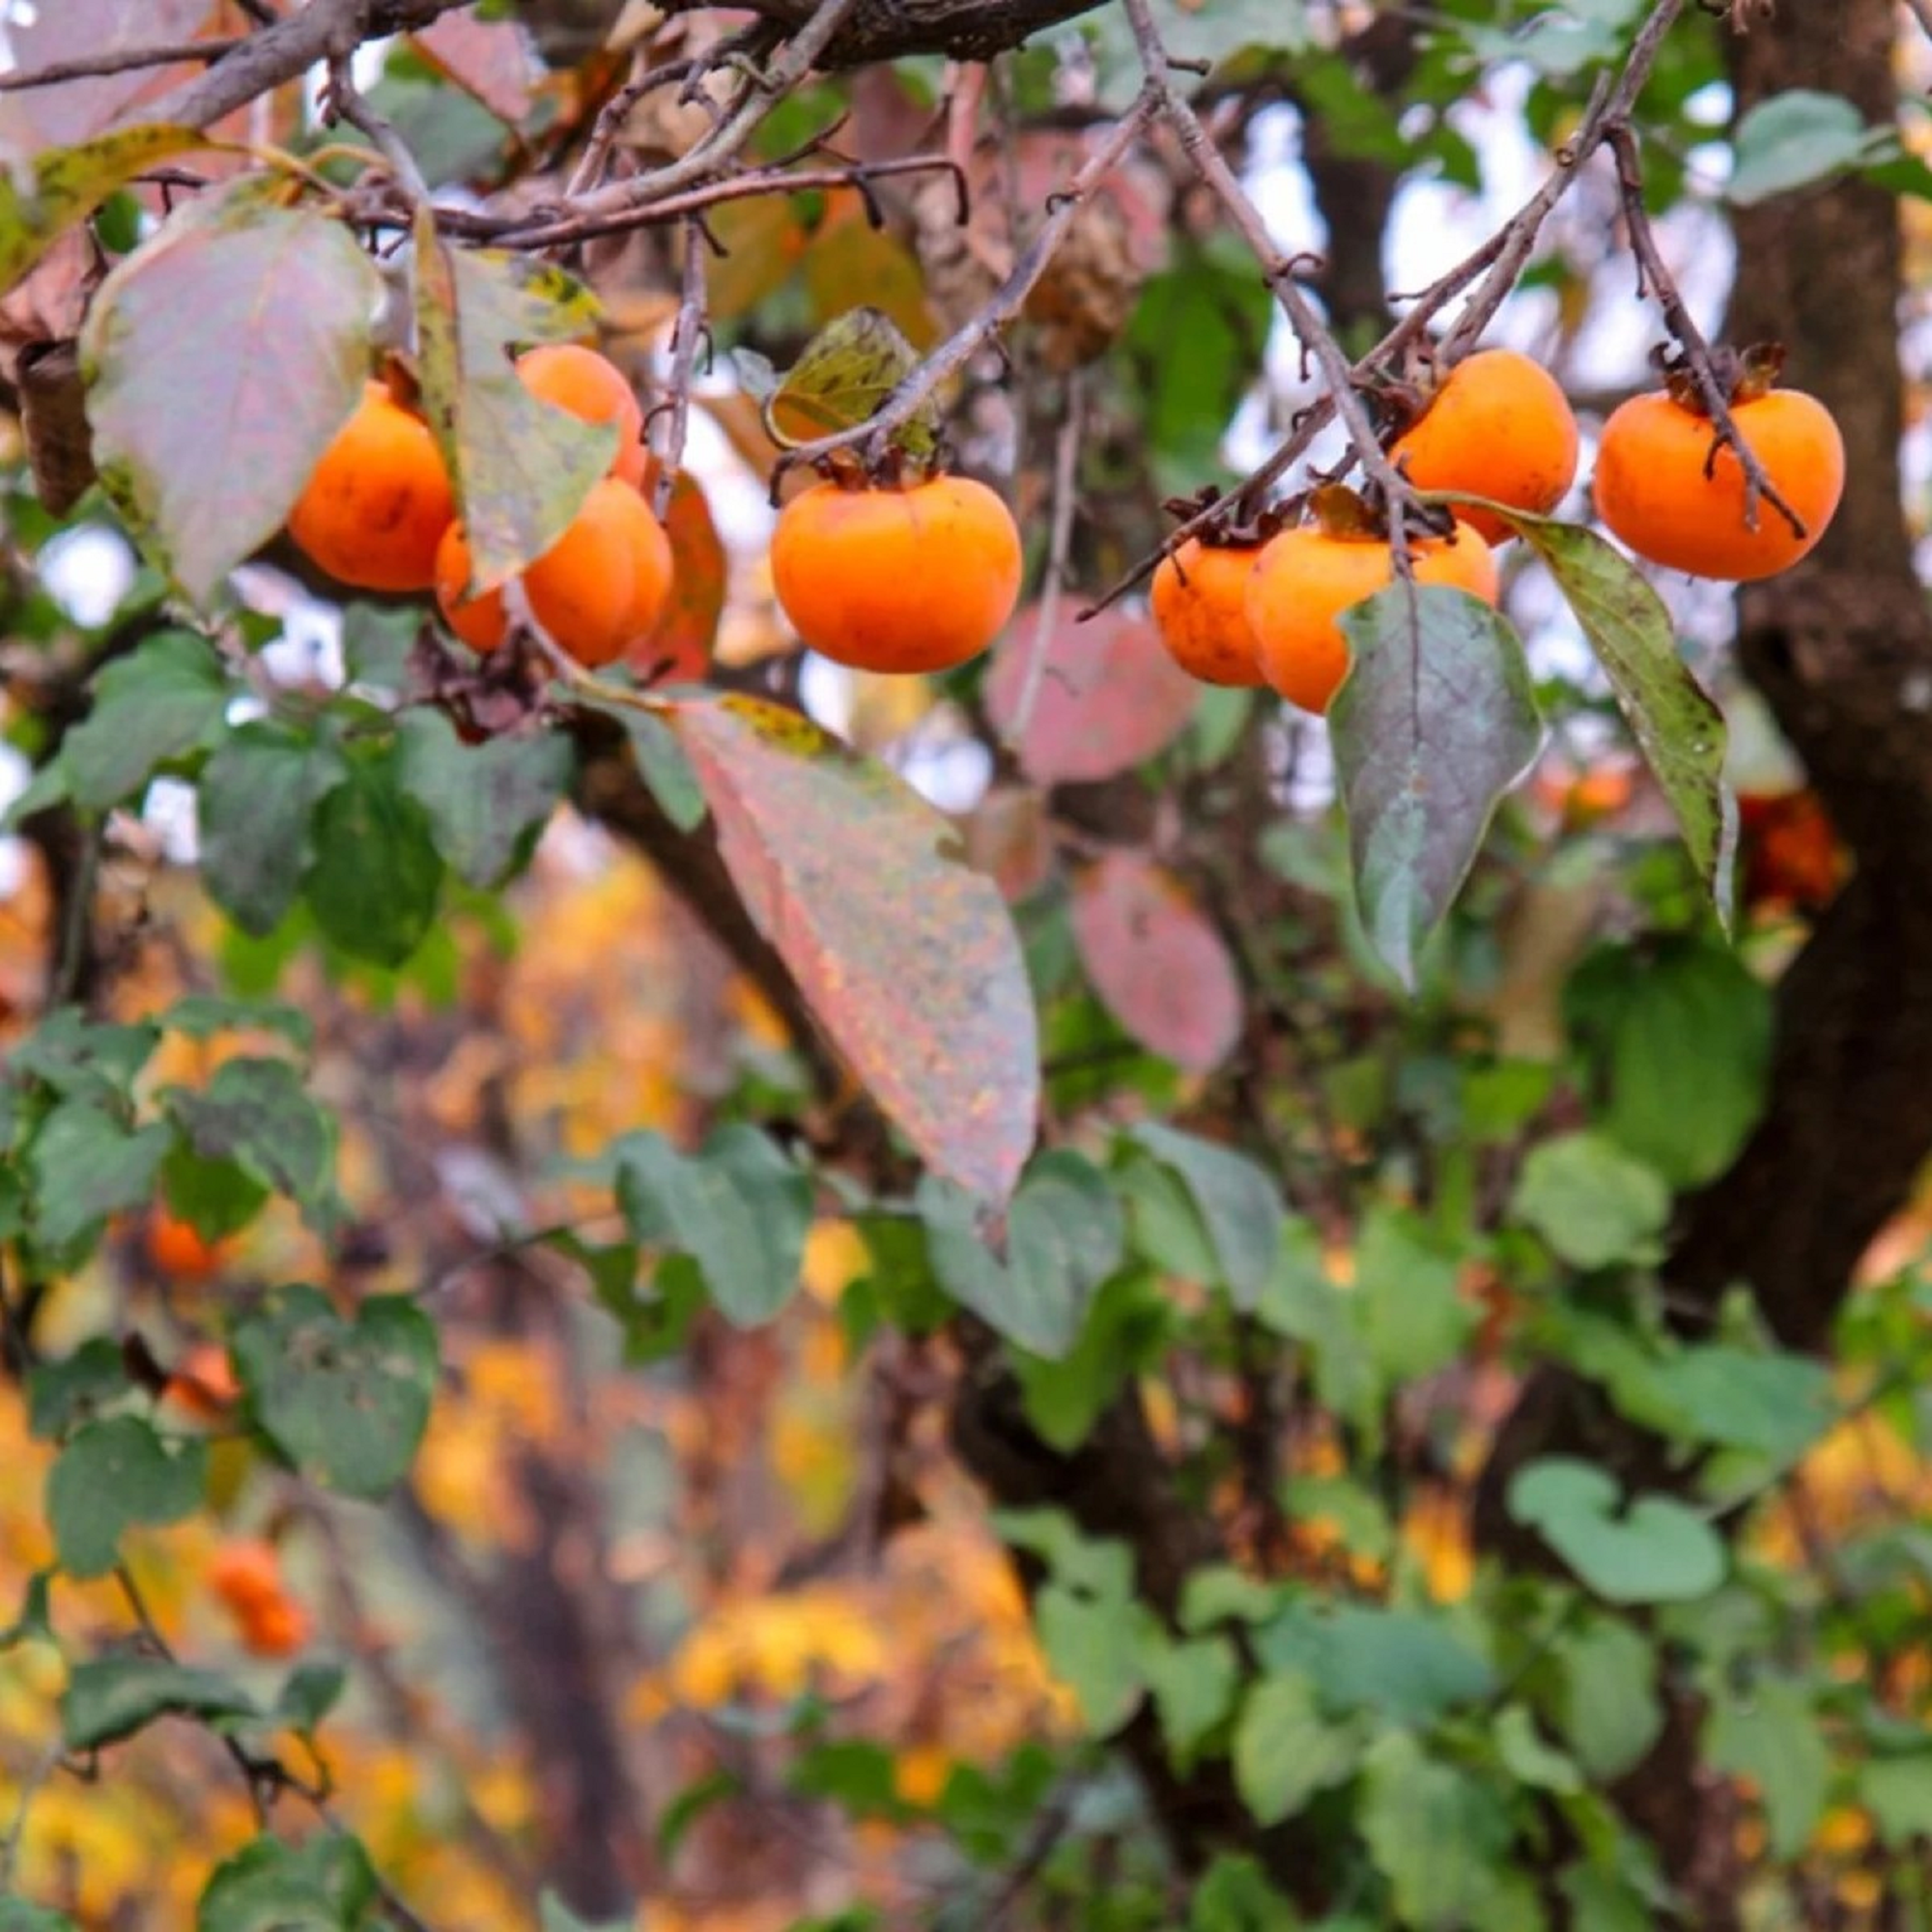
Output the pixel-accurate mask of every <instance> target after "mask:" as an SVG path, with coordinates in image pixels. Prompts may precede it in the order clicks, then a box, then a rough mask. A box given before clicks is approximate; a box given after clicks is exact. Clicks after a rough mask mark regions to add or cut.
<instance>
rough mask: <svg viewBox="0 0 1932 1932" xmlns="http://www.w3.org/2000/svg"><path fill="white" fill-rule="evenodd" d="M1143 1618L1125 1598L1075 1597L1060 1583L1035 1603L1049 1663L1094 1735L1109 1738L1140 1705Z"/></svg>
mask: <svg viewBox="0 0 1932 1932" xmlns="http://www.w3.org/2000/svg"><path fill="white" fill-rule="evenodd" d="M1141 1614H1142V1613H1141V1611H1140V1610H1139V1609H1138V1608H1137V1607H1136V1606H1135V1605H1133V1604H1132V1603H1131V1602H1129V1601H1127V1600H1126V1599H1123V1598H1116V1597H1108V1598H1104V1599H1099V1600H1095V1599H1094V1598H1091V1597H1083V1596H1076V1595H1074V1593H1073V1592H1072V1591H1071V1590H1068V1589H1066V1588H1065V1586H1064V1585H1062V1584H1060V1583H1049V1584H1048V1585H1047V1586H1046V1587H1045V1588H1044V1589H1043V1590H1041V1591H1040V1593H1039V1595H1038V1596H1037V1597H1036V1598H1035V1600H1034V1621H1035V1623H1036V1624H1037V1626H1038V1629H1039V1641H1040V1647H1041V1649H1042V1650H1044V1651H1045V1653H1046V1661H1047V1664H1048V1666H1049V1667H1050V1668H1051V1669H1052V1671H1053V1674H1054V1675H1055V1676H1056V1677H1057V1678H1059V1680H1060V1681H1061V1682H1062V1683H1063V1684H1065V1686H1066V1687H1067V1689H1068V1690H1071V1691H1072V1692H1073V1695H1074V1698H1075V1701H1076V1702H1077V1703H1078V1704H1079V1706H1080V1715H1081V1717H1082V1719H1084V1720H1085V1722H1086V1725H1087V1729H1088V1731H1089V1732H1090V1733H1091V1734H1092V1735H1093V1736H1094V1737H1096V1738H1105V1737H1111V1736H1112V1735H1113V1734H1114V1732H1116V1731H1118V1730H1119V1729H1120V1728H1121V1726H1122V1724H1124V1723H1125V1722H1126V1721H1127V1719H1129V1718H1131V1717H1132V1716H1133V1714H1134V1712H1135V1711H1136V1710H1137V1709H1139V1707H1140V1702H1141V1698H1142V1696H1143V1694H1144V1693H1145V1689H1146V1685H1145V1680H1144V1678H1143V1675H1142V1669H1141V1650H1142V1645H1141V1638H1140V1617H1141Z"/></svg>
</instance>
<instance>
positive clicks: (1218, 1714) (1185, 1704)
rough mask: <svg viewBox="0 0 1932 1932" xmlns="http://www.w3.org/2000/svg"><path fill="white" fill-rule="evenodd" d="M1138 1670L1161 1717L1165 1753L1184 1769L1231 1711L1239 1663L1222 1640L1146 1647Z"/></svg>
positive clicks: (1195, 1639) (1194, 1639)
mask: <svg viewBox="0 0 1932 1932" xmlns="http://www.w3.org/2000/svg"><path fill="white" fill-rule="evenodd" d="M1141 1670H1142V1673H1143V1675H1144V1676H1145V1677H1146V1679H1147V1685H1148V1689H1149V1690H1151V1691H1152V1692H1153V1702H1154V1709H1155V1710H1156V1711H1157V1712H1159V1714H1160V1729H1161V1735H1162V1736H1163V1737H1164V1738H1165V1739H1166V1740H1167V1748H1168V1754H1169V1755H1170V1756H1171V1757H1173V1758H1174V1759H1175V1760H1176V1761H1177V1762H1178V1763H1179V1764H1180V1765H1182V1766H1184V1765H1185V1764H1186V1762H1187V1760H1188V1759H1189V1758H1191V1757H1192V1755H1193V1753H1194V1751H1195V1749H1196V1747H1198V1746H1199V1745H1200V1744H1201V1742H1202V1740H1203V1739H1204V1738H1206V1737H1207V1736H1208V1733H1209V1732H1210V1731H1211V1730H1213V1728H1214V1726H1215V1725H1216V1724H1218V1723H1219V1722H1220V1721H1221V1720H1222V1719H1224V1718H1225V1717H1226V1716H1227V1715H1228V1714H1229V1712H1230V1711H1232V1710H1233V1709H1234V1708H1235V1693H1236V1690H1238V1689H1239V1687H1240V1681H1241V1665H1240V1660H1239V1659H1238V1658H1237V1657H1236V1654H1235V1646H1234V1644H1233V1643H1232V1642H1231V1641H1230V1640H1229V1639H1228V1638H1227V1637H1225V1636H1203V1637H1192V1638H1187V1639H1183V1640H1181V1641H1179V1642H1170V1641H1168V1640H1167V1639H1165V1638H1161V1639H1160V1640H1158V1641H1153V1642H1150V1643H1148V1644H1147V1645H1146V1646H1145V1647H1144V1648H1143V1651H1142V1654H1141Z"/></svg>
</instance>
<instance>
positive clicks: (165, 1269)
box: [144, 1208, 227, 1282]
mask: <svg viewBox="0 0 1932 1932" xmlns="http://www.w3.org/2000/svg"><path fill="white" fill-rule="evenodd" d="M144 1244H145V1246H146V1248H147V1250H148V1259H149V1261H150V1262H152V1263H153V1264H154V1266H155V1270H156V1273H157V1274H162V1275H165V1276H166V1277H167V1278H168V1279H169V1280H170V1281H183V1282H194V1281H206V1280H207V1279H208V1278H209V1276H211V1275H212V1274H214V1273H216V1272H217V1271H218V1270H219V1269H220V1267H221V1264H222V1262H223V1260H224V1259H225V1257H226V1249H227V1244H226V1243H225V1242H222V1241H211V1240H210V1239H209V1238H208V1237H207V1236H205V1235H203V1234H202V1233H201V1232H200V1230H199V1229H197V1228H196V1227H195V1225H194V1224H193V1222H191V1221H185V1220H183V1218H182V1217H181V1216H180V1215H179V1214H176V1213H172V1212H171V1211H170V1210H169V1209H168V1208H155V1210H154V1211H153V1212H152V1213H151V1214H150V1215H149V1216H148V1225H147V1232H146V1236H145V1243H144Z"/></svg>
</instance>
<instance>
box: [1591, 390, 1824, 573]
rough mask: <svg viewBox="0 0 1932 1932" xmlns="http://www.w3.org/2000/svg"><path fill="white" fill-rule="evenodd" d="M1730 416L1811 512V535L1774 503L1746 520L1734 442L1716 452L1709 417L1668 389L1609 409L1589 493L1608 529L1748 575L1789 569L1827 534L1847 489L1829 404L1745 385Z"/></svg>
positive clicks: (1664, 557)
mask: <svg viewBox="0 0 1932 1932" xmlns="http://www.w3.org/2000/svg"><path fill="white" fill-rule="evenodd" d="M1731 415H1732V419H1733V420H1734V421H1735V422H1736V424H1737V426H1738V434H1739V435H1740V436H1741V437H1743V438H1744V440H1745V442H1746V444H1747V446H1748V447H1749V449H1750V451H1751V453H1752V455H1754V456H1755V457H1756V458H1757V460H1758V462H1759V463H1760V464H1761V465H1762V466H1763V469H1764V472H1765V474H1766V475H1767V476H1768V477H1769V478H1770V479H1771V481H1772V482H1773V483H1774V484H1775V485H1776V488H1777V490H1778V492H1779V494H1780V495H1782V497H1784V499H1785V501H1786V502H1788V503H1789V504H1790V505H1791V507H1792V508H1793V509H1794V510H1796V511H1797V512H1798V514H1799V516H1800V517H1801V518H1802V519H1803V520H1804V535H1803V536H1802V537H1801V536H1800V535H1799V534H1798V532H1797V531H1796V530H1794V529H1793V528H1792V527H1791V524H1790V520H1789V519H1788V518H1786V517H1785V515H1784V514H1783V512H1782V511H1780V510H1778V509H1776V508H1775V507H1774V506H1773V505H1772V504H1770V503H1768V502H1760V503H1759V504H1758V506H1757V527H1756V528H1755V529H1752V528H1750V527H1749V526H1747V523H1746V521H1745V494H1746V492H1745V472H1744V466H1743V465H1742V464H1741V463H1740V462H1739V461H1738V457H1737V452H1736V451H1735V450H1734V449H1732V448H1731V447H1730V446H1729V445H1728V444H1725V445H1723V446H1721V447H1719V449H1718V450H1717V453H1716V456H1715V458H1713V455H1712V442H1713V440H1714V438H1715V437H1716V435H1717V432H1716V430H1715V429H1714V428H1713V427H1712V424H1711V419H1710V418H1709V417H1708V416H1707V415H1705V414H1704V413H1703V412H1701V411H1700V410H1698V409H1696V408H1694V407H1693V406H1692V405H1690V403H1687V402H1680V401H1679V400H1678V399H1677V397H1676V396H1674V395H1673V394H1671V392H1670V391H1669V390H1667V389H1655V390H1651V391H1648V392H1647V393H1645V394H1643V395H1640V396H1633V397H1632V398H1631V399H1630V400H1629V401H1628V402H1627V403H1624V404H1622V405H1620V406H1619V407H1618V408H1617V409H1616V410H1615V411H1614V412H1612V413H1611V415H1610V418H1609V420H1608V421H1607V422H1606V423H1605V425H1604V435H1603V440H1602V442H1601V443H1600V444H1599V445H1598V449H1597V473H1596V478H1595V481H1594V483H1593V485H1592V494H1593V496H1594V497H1595V498H1596V503H1597V514H1598V515H1599V516H1600V517H1602V518H1603V520H1604V523H1605V526H1607V527H1608V528H1609V530H1610V531H1611V533H1612V534H1613V535H1615V536H1618V537H1621V538H1622V539H1623V541H1624V542H1625V543H1627V544H1628V545H1629V546H1630V547H1631V549H1632V550H1634V551H1635V552H1636V554H1638V555H1639V556H1641V557H1644V558H1646V559H1647V560H1648V561H1649V562H1651V563H1656V564H1662V566H1663V567H1664V568H1665V569H1666V570H1683V571H1689V572H1690V575H1691V576H1693V577H1711V578H1717V579H1719V580H1721V581H1723V582H1731V583H1747V582H1754V581H1755V580H1757V579H1758V578H1762V577H1775V576H1776V575H1777V573H1778V572H1779V571H1780V570H1789V569H1790V568H1791V566H1792V565H1793V564H1794V563H1796V562H1797V561H1798V560H1799V558H1800V557H1802V556H1804V555H1805V554H1808V553H1809V552H1810V550H1811V549H1812V547H1813V546H1814V545H1815V544H1816V543H1817V541H1818V539H1819V538H1820V537H1822V536H1823V535H1824V534H1825V529H1826V526H1828V525H1829V524H1830V523H1831V521H1832V518H1833V516H1834V515H1835V514H1836V512H1837V508H1838V499H1839V497H1842V496H1843V495H1844V490H1845V443H1844V439H1843V438H1842V437H1841V436H1840V435H1839V434H1838V425H1837V424H1836V423H1835V422H1833V419H1832V412H1830V411H1829V410H1828V409H1826V407H1825V406H1824V404H1823V403H1821V402H1819V401H1818V399H1817V398H1816V397H1815V396H1807V395H1806V394H1805V393H1804V390H1802V389H1766V390H1764V391H1763V392H1762V393H1761V394H1741V395H1740V396H1739V398H1738V399H1737V400H1735V401H1733V402H1732V404H1731ZM1707 463H1709V464H1710V467H1711V473H1710V474H1709V475H1708V476H1707V475H1706V474H1705V466H1706V464H1707Z"/></svg>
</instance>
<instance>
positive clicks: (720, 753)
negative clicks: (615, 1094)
mask: <svg viewBox="0 0 1932 1932" xmlns="http://www.w3.org/2000/svg"><path fill="white" fill-rule="evenodd" d="M667 710H668V715H669V716H670V718H671V722H672V725H673V726H674V728H675V729H676V731H677V733H678V736H679V738H680V740H681V741H682V743H683V745H684V748H685V750H686V751H687V752H688V753H690V756H691V760H692V764H693V767H694V769H695V770H696V774H697V780H698V783H699V784H700V785H701V786H702V787H703V789H704V795H705V798H706V799H707V801H708V802H709V804H710V807H711V811H712V816H713V817H714V818H715V820H716V821H717V825H718V836H719V843H720V849H721V851H722V853H723V855H724V859H725V866H726V867H727V868H728V869H729V871H730V873H731V878H732V881H733V883H734V884H735V885H736V886H737V888H738V891H739V893H740V895H742V897H743V898H744V901H745V904H746V907H747V909H748V910H749V912H750V913H751V915H752V917H753V920H754V921H755V922H756V923H757V925H758V927H759V929H760V930H761V931H762V932H763V933H764V934H765V935H766V936H767V937H768V938H769V939H770V940H771V942H772V944H773V945H774V946H775V947H776V948H777V950H778V952H779V954H780V956H781V958H782V959H783V960H784V962H785V964H786V965H787V966H788V967H789V968H790V969H791V972H792V975H793V977H794V978H795V979H796V980H798V982H799V985H800V988H801V989H802V990H803V992H804V993H805V996H806V998H807V999H808V1000H809V1001H810V1004H811V1009H812V1011H813V1013H814V1015H815V1016H816V1017H817V1019H818V1021H819V1023H820V1024H821V1025H822V1026H823V1027H824V1028H825V1031H826V1033H827V1034H828V1035H829V1036H830V1037H831V1039H832V1041H833V1043H834V1044H835V1045H836V1046H837V1047H838V1049H839V1050H840V1052H842V1053H843V1054H844V1055H845V1057H846V1058H847V1060H849V1061H850V1062H851V1064H852V1066H853V1068H854V1070H855V1071H856V1072H857V1073H858V1075H859V1077H860V1078H861V1079H862V1080H863V1081H864V1082H865V1083H866V1085H867V1088H868V1089H869V1090H870V1091H871V1094H872V1095H873V1097H874V1098H875V1099H876V1100H877V1101H878V1103H879V1105H880V1107H881V1108H882V1109H883V1110H884V1112H885V1113H886V1115H887V1116H888V1118H890V1119H891V1120H892V1121H893V1122H894V1123H895V1125H897V1126H898V1127H899V1129H900V1130H901V1131H902V1132H903V1133H904V1134H905V1136H906V1138H907V1139H908V1140H909V1141H911V1143H912V1144H913V1147H914V1149H915V1151H917V1152H918V1153H919V1154H920V1155H921V1157H922V1158H923V1160H924V1161H925V1163H926V1165H927V1166H928V1167H930V1168H931V1169H932V1170H933V1172H934V1173H936V1174H938V1175H940V1176H942V1177H943V1178H944V1179H949V1180H954V1181H957V1182H958V1183H959V1184H960V1185H961V1186H962V1187H966V1188H969V1189H971V1190H972V1191H973V1192H974V1193H976V1194H980V1195H982V1196H984V1197H985V1198H987V1199H988V1200H991V1201H995V1202H1002V1201H1005V1200H1006V1199H1007V1198H1008V1197H1009V1195H1010V1194H1011V1192H1012V1190H1013V1187H1014V1184H1015V1183H1016V1182H1017V1180H1018V1179H1019V1174H1020V1169H1021V1166H1022V1164H1023V1163H1024V1161H1025V1159H1026V1157H1027V1155H1028V1153H1029V1152H1030V1151H1032V1147H1033V1142H1034V1134H1035V1115H1036V1112H1037V1106H1038V1098H1039V1055H1038V1044H1037V1018H1036V1016H1035V1011H1034V1003H1033V989H1032V986H1031V984H1030V982H1029V980H1028V979H1027V973H1026V964H1025V960H1024V958H1023V957H1022V954H1021V952H1020V947H1019V941H1018V938H1017V936H1016V934H1015V933H1014V931H1013V925H1012V920H1011V918H1010V916H1009V914H1008V911H1007V908H1006V905H1005V903H1004V902H1003V901H1002V899H1001V898H1000V895H999V892H998V889H997V888H996V887H995V886H994V885H993V883H992V881H991V880H990V879H987V878H985V877H983V876H982V875H981V874H980V873H977V872H974V871H972V870H970V869H969V868H968V867H967V866H966V864H965V862H964V858H963V855H962V853H961V851H960V846H959V841H958V837H957V834H956V833H955V832H954V831H953V829H952V826H951V825H950V824H949V823H948V821H947V820H946V819H945V818H944V817H942V816H941V815H940V814H939V813H938V812H937V811H935V810H933V808H932V807H931V806H929V805H927V804H926V803H925V801H924V800H923V799H922V798H921V797H920V796H919V795H918V794H917V793H916V792H914V791H913V790H912V789H911V787H910V786H908V785H907V784H905V783H904V781H902V780H900V779H898V778H896V777H895V776H894V775H893V774H892V773H890V772H888V771H887V770H886V769H885V768H884V767H883V766H881V765H878V764H876V763H874V762H872V761H871V760H869V759H865V758H861V757H859V756H858V755H857V754H856V753H853V752H851V751H850V750H849V749H848V748H847V747H845V746H843V745H841V744H839V743H838V741H837V740H836V739H834V738H831V737H829V736H828V735H827V734H826V733H824V732H823V731H821V730H819V729H818V727H817V726H816V725H812V724H810V723H809V722H808V721H807V720H805V719H803V718H801V717H799V716H797V715H796V714H795V713H792V712H787V711H783V710H781V709H780V708H779V707H778V706H776V705H773V704H767V703H763V702H761V701H758V700H755V699H750V698H723V699H715V700H696V699H693V700H680V701H677V702H676V703H674V704H670V705H668V706H667ZM909 911H916V913H917V917H909V916H908V913H909Z"/></svg>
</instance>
